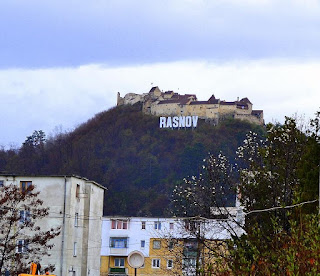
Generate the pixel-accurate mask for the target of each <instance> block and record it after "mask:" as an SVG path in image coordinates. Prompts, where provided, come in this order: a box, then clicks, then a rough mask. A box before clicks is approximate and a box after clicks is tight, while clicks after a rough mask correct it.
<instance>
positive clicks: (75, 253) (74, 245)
mask: <svg viewBox="0 0 320 276" xmlns="http://www.w3.org/2000/svg"><path fill="white" fill-rule="evenodd" d="M73 257H77V242H74V243H73Z"/></svg>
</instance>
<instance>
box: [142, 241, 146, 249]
mask: <svg viewBox="0 0 320 276" xmlns="http://www.w3.org/2000/svg"><path fill="white" fill-rule="evenodd" d="M145 246H146V241H145V240H142V241H141V247H142V248H144V247H145Z"/></svg>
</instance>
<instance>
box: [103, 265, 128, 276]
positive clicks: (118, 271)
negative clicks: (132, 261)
mask: <svg viewBox="0 0 320 276" xmlns="http://www.w3.org/2000/svg"><path fill="white" fill-rule="evenodd" d="M127 275H128V269H127V268H125V267H111V268H109V274H108V276H127Z"/></svg>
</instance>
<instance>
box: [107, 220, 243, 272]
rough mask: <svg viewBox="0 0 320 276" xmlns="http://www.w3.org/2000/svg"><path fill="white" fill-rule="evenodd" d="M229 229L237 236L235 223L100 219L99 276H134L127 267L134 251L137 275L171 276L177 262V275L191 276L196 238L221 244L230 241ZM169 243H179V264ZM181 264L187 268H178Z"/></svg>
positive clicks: (238, 231)
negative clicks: (140, 260)
mask: <svg viewBox="0 0 320 276" xmlns="http://www.w3.org/2000/svg"><path fill="white" fill-rule="evenodd" d="M236 219H237V218H236ZM230 227H231V228H232V231H235V232H237V233H238V234H239V235H240V234H241V229H240V227H238V225H237V223H236V220H234V221H232V220H230V219H229V220H214V219H210V220H208V219H201V218H193V219H190V218H149V217H148V218H146V217H104V218H103V221H102V245H101V276H112V275H117V276H120V275H121V276H124V275H134V270H133V269H132V268H131V267H130V266H129V264H128V256H129V255H130V253H132V252H134V251H139V252H140V253H142V254H143V256H144V258H145V263H144V265H143V267H141V268H139V269H138V273H137V275H173V274H175V273H177V271H175V273H173V274H172V273H170V272H172V271H173V270H172V269H173V267H175V268H177V267H178V265H177V264H176V262H177V261H178V262H180V269H179V273H180V274H179V275H188V276H191V275H194V273H195V265H196V258H197V256H196V255H195V253H196V252H195V247H196V238H197V237H196V236H197V235H198V234H199V233H201V237H202V238H205V239H207V240H211V241H217V240H220V241H224V240H226V239H230V238H231V236H230V233H231V232H230ZM173 240H179V244H180V246H182V247H181V248H182V251H183V254H182V255H181V259H180V261H179V260H177V255H176V254H174V253H173V251H174V250H173V245H172V244H171V243H172V241H173ZM182 251H180V252H182ZM174 255H175V256H174ZM179 258H180V257H179ZM182 263H184V264H186V263H188V264H189V265H184V266H182V265H181V264H182ZM175 275H177V274H175Z"/></svg>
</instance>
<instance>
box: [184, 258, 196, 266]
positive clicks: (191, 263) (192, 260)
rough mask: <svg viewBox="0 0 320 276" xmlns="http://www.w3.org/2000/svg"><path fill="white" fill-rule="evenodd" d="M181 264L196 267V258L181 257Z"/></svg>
mask: <svg viewBox="0 0 320 276" xmlns="http://www.w3.org/2000/svg"><path fill="white" fill-rule="evenodd" d="M183 265H184V266H185V267H196V265H197V259H196V258H187V259H183Z"/></svg>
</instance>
